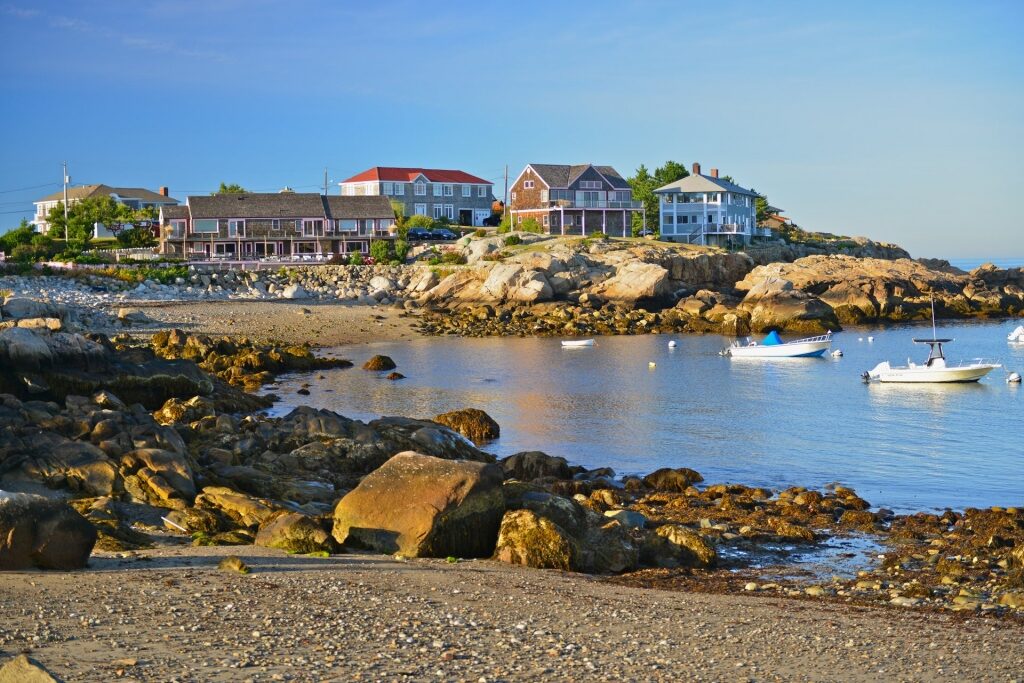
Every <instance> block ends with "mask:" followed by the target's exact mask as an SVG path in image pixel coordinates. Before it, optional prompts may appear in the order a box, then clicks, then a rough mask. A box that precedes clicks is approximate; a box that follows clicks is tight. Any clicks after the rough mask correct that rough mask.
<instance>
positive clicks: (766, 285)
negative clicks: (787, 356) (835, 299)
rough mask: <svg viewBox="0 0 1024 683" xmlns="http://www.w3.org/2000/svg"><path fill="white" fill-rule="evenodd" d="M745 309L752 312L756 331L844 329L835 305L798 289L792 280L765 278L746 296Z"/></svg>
mask: <svg viewBox="0 0 1024 683" xmlns="http://www.w3.org/2000/svg"><path fill="white" fill-rule="evenodd" d="M739 307H740V309H741V310H744V311H747V312H749V313H750V328H751V329H752V330H754V331H758V332H764V331H768V330H783V331H788V332H795V333H798V334H824V333H825V332H828V331H829V330H832V331H835V330H841V329H842V326H841V325H840V324H839V319H838V318H837V317H836V314H835V311H834V310H832V307H831V306H829V305H828V304H826V303H825V302H824V301H822V300H821V299H819V298H818V297H816V296H814V295H812V294H808V293H807V292H802V291H800V290H797V289H795V288H794V286H793V283H792V282H791V281H789V280H786V279H783V278H776V277H765V278H763V279H761V280H758V281H757V282H755V284H754V285H753V286H752V287H751V288H750V290H749V291H748V292H747V294H746V296H744V297H743V301H741V302H740V305H739Z"/></svg>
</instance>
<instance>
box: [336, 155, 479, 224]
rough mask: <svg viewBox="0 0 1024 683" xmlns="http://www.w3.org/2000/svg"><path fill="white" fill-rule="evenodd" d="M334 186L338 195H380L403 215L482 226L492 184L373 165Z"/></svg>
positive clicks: (445, 173)
mask: <svg viewBox="0 0 1024 683" xmlns="http://www.w3.org/2000/svg"><path fill="white" fill-rule="evenodd" d="M338 185H339V186H340V187H341V194H342V196H361V195H380V196H384V197H387V198H388V199H389V200H391V201H392V202H401V204H402V205H403V206H404V207H405V208H404V210H405V215H406V216H430V217H431V218H437V219H440V218H447V219H448V220H450V221H451V222H452V223H457V224H459V225H483V224H484V221H485V220H486V219H487V218H488V217H490V215H491V204H492V202H493V201H494V183H492V182H491V181H490V180H485V179H483V178H480V177H477V176H475V175H472V174H470V173H466V172H465V171H453V170H446V169H440V168H399V167H395V166H374V167H373V168H371V169H367V170H365V171H363V172H362V173H358V174H356V175H354V176H352V177H351V178H349V179H348V180H344V181H342V182H340V183H338Z"/></svg>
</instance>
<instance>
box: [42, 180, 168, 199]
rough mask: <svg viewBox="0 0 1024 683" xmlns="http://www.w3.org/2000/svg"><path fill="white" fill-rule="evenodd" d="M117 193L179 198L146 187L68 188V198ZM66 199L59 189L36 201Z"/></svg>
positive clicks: (123, 195)
mask: <svg viewBox="0 0 1024 683" xmlns="http://www.w3.org/2000/svg"><path fill="white" fill-rule="evenodd" d="M114 194H116V195H117V196H118V197H120V198H121V199H141V200H142V201H145V202H166V203H172V204H177V203H178V200H177V199H175V198H174V197H165V196H164V195H162V194H160V193H159V192H153V191H152V190H147V189H146V188H144V187H111V186H110V185H103V184H102V183H101V184H97V185H79V186H78V187H69V188H68V199H85V198H86V197H99V196H108V197H109V196H110V195H114ZM58 201H64V190H63V189H61V190H58V191H56V192H54V193H53V194H48V195H46V196H45V197H43V198H42V199H37V200H36V202H37V203H38V202H58Z"/></svg>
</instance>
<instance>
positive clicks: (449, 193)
mask: <svg viewBox="0 0 1024 683" xmlns="http://www.w3.org/2000/svg"><path fill="white" fill-rule="evenodd" d="M443 188H444V196H445V197H454V196H455V186H454V185H452V184H451V183H445V184H444V186H443Z"/></svg>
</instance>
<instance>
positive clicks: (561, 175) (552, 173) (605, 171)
mask: <svg viewBox="0 0 1024 683" xmlns="http://www.w3.org/2000/svg"><path fill="white" fill-rule="evenodd" d="M530 168H532V169H533V170H534V172H536V174H537V175H538V176H540V179H541V180H543V181H544V184H545V185H547V186H548V187H549V188H567V187H569V186H570V185H572V184H573V183H574V182H576V179H577V178H579V177H580V176H581V175H583V174H584V173H586V172H587V170H588V169H590V168H593V169H594V170H595V171H597V172H598V173H600V174H601V175H602V176H604V177H605V178H606V179H607V180H608V182H609V183H610V184H611V186H612V187H614V188H617V189H623V190H628V189H629V183H628V182H626V179H625V178H623V177H622V176H621V175H619V172H618V171H616V170H615V169H614V168H612V167H611V166H594V165H593V164H572V165H570V164H530Z"/></svg>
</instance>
